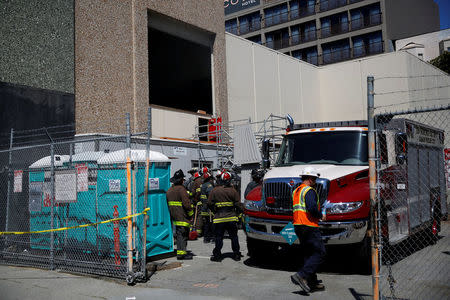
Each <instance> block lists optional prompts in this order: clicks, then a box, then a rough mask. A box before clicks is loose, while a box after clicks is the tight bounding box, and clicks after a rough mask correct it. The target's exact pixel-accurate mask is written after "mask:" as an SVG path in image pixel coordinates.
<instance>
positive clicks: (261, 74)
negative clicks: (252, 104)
mask: <svg viewBox="0 0 450 300" xmlns="http://www.w3.org/2000/svg"><path fill="white" fill-rule="evenodd" d="M253 51H254V64H255V79H256V80H255V89H256V118H257V120H263V119H265V118H267V117H268V115H270V113H273V114H274V115H279V114H280V92H279V89H280V82H279V77H278V74H279V73H278V72H279V70H278V66H279V65H278V56H279V53H278V52H276V51H270V50H268V49H267V48H265V47H261V46H254V48H253Z"/></svg>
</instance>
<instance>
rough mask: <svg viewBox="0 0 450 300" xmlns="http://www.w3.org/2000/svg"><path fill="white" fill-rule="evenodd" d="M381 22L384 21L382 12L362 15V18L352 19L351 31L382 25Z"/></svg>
mask: <svg viewBox="0 0 450 300" xmlns="http://www.w3.org/2000/svg"><path fill="white" fill-rule="evenodd" d="M381 23H382V20H381V13H379V14H374V15H366V16H362V17H361V18H358V19H354V20H351V21H350V31H355V30H360V29H363V28H367V27H372V26H376V25H380V24H381Z"/></svg>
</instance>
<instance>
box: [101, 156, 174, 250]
mask: <svg viewBox="0 0 450 300" xmlns="http://www.w3.org/2000/svg"><path fill="white" fill-rule="evenodd" d="M128 152H129V153H130V160H131V161H132V163H133V168H132V172H131V186H132V188H131V194H132V195H131V198H132V201H131V202H132V204H131V210H132V213H139V212H142V211H143V209H144V201H145V173H146V170H145V167H146V157H145V156H146V151H145V150H130V149H124V150H119V151H115V152H111V153H109V154H106V155H104V156H103V157H101V158H100V159H99V160H98V166H99V169H98V173H97V194H98V196H97V197H98V219H99V220H108V219H112V218H116V217H125V216H127V166H126V161H127V153H128ZM149 160H150V165H149V178H148V179H149V189H148V202H147V207H148V208H150V210H149V211H148V216H149V218H148V222H147V245H146V251H147V257H150V256H155V255H159V254H164V253H169V252H172V251H173V232H172V224H171V220H170V213H169V208H168V205H167V201H166V195H165V193H166V191H167V190H168V189H169V187H170V182H169V179H170V161H169V158H168V157H167V156H165V155H164V154H162V153H159V152H155V151H150V153H149ZM143 220H144V217H143V215H140V216H138V217H136V218H135V222H136V223H135V224H136V226H135V228H134V229H135V232H133V237H135V238H134V239H133V248H134V249H136V250H137V251H138V252H139V253H141V250H142V240H141V238H140V237H142V234H143V226H142V225H143ZM127 224H128V223H127V220H121V221H119V222H114V223H113V222H110V223H106V224H101V225H99V248H100V251H101V252H102V253H103V254H108V255H110V256H112V255H117V250H118V249H120V256H121V257H125V256H126V254H127V252H126V249H127ZM114 228H116V235H114Z"/></svg>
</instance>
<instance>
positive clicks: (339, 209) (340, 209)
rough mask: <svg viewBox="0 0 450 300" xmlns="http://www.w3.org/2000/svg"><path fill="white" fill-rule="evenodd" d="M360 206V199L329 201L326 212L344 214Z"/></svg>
mask: <svg viewBox="0 0 450 300" xmlns="http://www.w3.org/2000/svg"><path fill="white" fill-rule="evenodd" d="M361 206H362V201H358V202H340V203H330V204H329V206H328V208H327V214H345V213H348V212H351V211H354V210H357V209H358V208H360V207H361Z"/></svg>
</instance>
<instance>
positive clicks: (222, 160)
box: [195, 114, 287, 169]
mask: <svg viewBox="0 0 450 300" xmlns="http://www.w3.org/2000/svg"><path fill="white" fill-rule="evenodd" d="M217 120H220V118H212V119H211V121H210V122H209V124H208V125H199V126H196V127H195V132H196V136H195V139H196V140H197V141H198V153H199V155H198V157H199V161H198V165H199V166H200V167H201V166H202V165H203V164H204V163H205V162H206V159H205V155H204V154H203V148H202V147H204V145H205V144H214V145H215V147H216V157H217V161H218V166H217V168H218V169H233V167H235V162H234V139H233V137H234V128H235V126H237V125H243V124H250V125H251V127H252V129H253V132H254V134H255V138H256V140H257V142H258V146H259V148H260V149H261V145H262V142H263V141H265V140H269V141H270V148H269V153H270V161H271V163H272V164H273V163H274V162H275V161H276V159H277V153H278V149H279V146H280V144H281V141H282V135H283V134H284V133H285V132H286V127H287V120H286V118H285V117H281V116H276V115H273V114H270V115H269V116H268V117H267V118H266V119H264V120H262V121H255V122H252V121H251V119H250V118H248V119H242V120H235V121H230V122H227V123H223V122H221V121H219V122H218V121H217Z"/></svg>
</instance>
